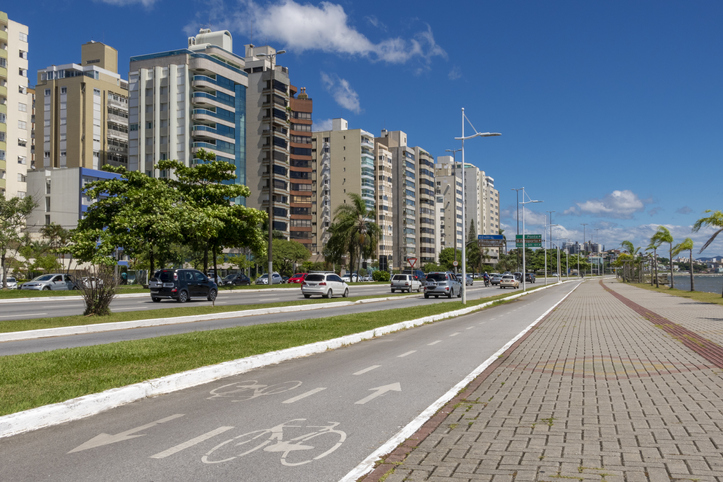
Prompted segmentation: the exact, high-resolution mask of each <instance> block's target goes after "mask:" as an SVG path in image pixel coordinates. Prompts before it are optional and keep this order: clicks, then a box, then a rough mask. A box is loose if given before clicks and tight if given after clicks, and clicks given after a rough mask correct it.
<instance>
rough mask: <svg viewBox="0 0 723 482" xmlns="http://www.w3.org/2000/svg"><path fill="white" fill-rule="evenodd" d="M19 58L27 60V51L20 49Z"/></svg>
mask: <svg viewBox="0 0 723 482" xmlns="http://www.w3.org/2000/svg"><path fill="white" fill-rule="evenodd" d="M20 58H21V59H25V60H27V59H28V53H27V52H26V51H25V50H21V51H20Z"/></svg>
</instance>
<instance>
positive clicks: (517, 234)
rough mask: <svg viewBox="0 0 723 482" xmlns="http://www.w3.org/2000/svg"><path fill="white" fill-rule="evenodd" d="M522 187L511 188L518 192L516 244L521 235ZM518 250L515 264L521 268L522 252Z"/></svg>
mask: <svg viewBox="0 0 723 482" xmlns="http://www.w3.org/2000/svg"><path fill="white" fill-rule="evenodd" d="M522 189H523V188H521V187H518V188H515V187H513V188H512V189H510V190H511V191H516V192H517V216H516V219H517V232H515V245H516V244H517V236H519V235H520V190H522ZM523 200H524V199H523ZM522 244H525V243H522ZM515 247H516V246H515ZM516 251H517V253H516V256H515V258H516V259H515V261H516V263H515V266H517V269H518V270H519V269H520V252H519V251H518V250H516Z"/></svg>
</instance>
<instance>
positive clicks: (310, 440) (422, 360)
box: [0, 285, 573, 482]
mask: <svg viewBox="0 0 723 482" xmlns="http://www.w3.org/2000/svg"><path fill="white" fill-rule="evenodd" d="M572 288H573V286H571V285H567V286H560V287H555V288H551V289H548V290H545V291H544V292H542V293H539V294H533V295H530V296H528V297H526V298H523V299H522V300H520V301H517V302H514V303H509V304H506V305H503V306H499V307H496V308H493V309H489V310H485V311H482V312H479V313H475V314H472V315H468V316H465V317H460V318H457V319H453V320H446V321H443V322H438V323H434V324H431V325H426V326H423V327H420V328H416V329H413V330H407V331H404V332H399V333H395V334H392V335H388V336H384V337H380V338H377V339H374V340H371V341H367V342H364V343H360V344H357V345H353V346H350V347H346V348H343V349H339V350H335V351H332V352H327V353H324V354H321V355H315V356H311V357H307V358H304V359H299V360H292V361H289V362H285V363H282V364H279V365H275V366H268V367H264V368H261V369H258V370H254V371H252V372H249V373H246V374H243V375H239V376H236V377H230V378H226V379H223V380H218V381H215V382H213V383H209V384H207V385H203V386H199V387H195V388H193V389H188V390H184V391H181V392H177V393H173V394H170V395H166V396H162V397H157V398H153V399H147V400H142V401H139V402H136V403H133V404H129V405H126V406H123V407H120V408H117V409H114V410H112V411H109V412H105V413H102V414H100V415H97V416H95V417H92V418H89V419H85V420H80V421H77V422H72V423H68V424H64V425H59V426H55V427H51V428H48V429H44V430H38V431H36V432H32V433H28V434H24V435H19V436H15V437H10V438H7V439H2V440H0V454H2V455H1V456H0V457H1V458H2V463H0V479H1V480H16V481H23V480H39V479H52V480H74V481H75V480H99V479H102V480H154V481H160V480H190V479H193V480H261V481H263V480H269V481H272V480H273V481H277V480H295V481H306V480H308V481H315V482H317V481H322V480H329V481H333V480H339V479H340V478H342V477H343V476H344V475H345V474H346V473H348V472H349V471H350V470H351V469H353V468H354V467H355V466H356V465H357V464H359V462H361V461H362V460H363V459H365V458H366V457H367V456H368V455H369V454H370V453H372V452H373V451H374V450H376V449H377V448H378V447H379V446H381V445H382V444H383V443H384V442H386V441H387V440H389V439H390V438H391V437H392V436H393V435H394V434H395V433H397V432H399V430H400V428H402V427H404V426H405V425H407V424H408V423H409V422H410V421H411V420H413V419H414V418H415V417H417V416H418V415H419V414H420V413H421V412H423V411H424V410H425V409H426V408H427V407H429V406H430V405H431V404H432V403H433V402H434V401H435V400H437V399H438V398H439V397H440V396H441V395H443V394H444V393H446V392H447V391H448V390H449V389H450V388H451V387H453V386H454V385H455V384H456V383H457V382H458V381H459V380H462V379H463V378H464V377H465V376H467V375H468V374H469V373H470V371H472V370H473V369H475V368H476V367H477V366H479V364H480V363H482V362H483V361H484V360H486V359H487V358H489V357H490V356H491V355H492V354H493V353H495V352H496V351H497V350H499V349H500V347H502V346H504V345H505V344H506V343H507V342H508V341H509V340H510V339H511V338H513V337H514V336H515V335H517V333H519V332H520V331H521V330H523V329H524V328H525V327H527V326H528V325H529V324H530V323H531V322H532V321H533V320H535V319H537V317H538V316H540V315H541V314H542V313H544V312H545V311H546V310H548V309H549V308H550V307H551V306H553V305H554V304H555V303H556V302H557V301H558V300H559V299H560V298H561V297H562V296H564V295H565V294H566V293H568V292H569V291H570V290H571V289H572ZM39 454H42V455H39Z"/></svg>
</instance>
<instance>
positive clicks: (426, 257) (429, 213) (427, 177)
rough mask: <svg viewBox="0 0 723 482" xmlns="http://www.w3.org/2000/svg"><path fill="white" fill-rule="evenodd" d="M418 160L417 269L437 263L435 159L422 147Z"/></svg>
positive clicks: (418, 148) (417, 154)
mask: <svg viewBox="0 0 723 482" xmlns="http://www.w3.org/2000/svg"><path fill="white" fill-rule="evenodd" d="M414 155H415V157H416V159H417V173H416V174H417V221H418V223H417V246H419V254H418V259H417V264H416V267H420V266H423V265H425V264H427V263H436V262H437V256H438V255H439V252H438V251H437V247H436V244H437V240H436V238H437V235H438V234H439V233H437V232H436V230H435V198H436V195H435V192H434V190H435V186H434V157H432V156H431V155H430V154H429V153H428V152H427V151H425V150H424V149H422V148H421V147H418V146H417V147H415V148H414Z"/></svg>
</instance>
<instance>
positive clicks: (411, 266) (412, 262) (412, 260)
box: [407, 258, 417, 268]
mask: <svg viewBox="0 0 723 482" xmlns="http://www.w3.org/2000/svg"><path fill="white" fill-rule="evenodd" d="M407 263H409V267H410V268H414V265H415V264H417V258H407Z"/></svg>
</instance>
